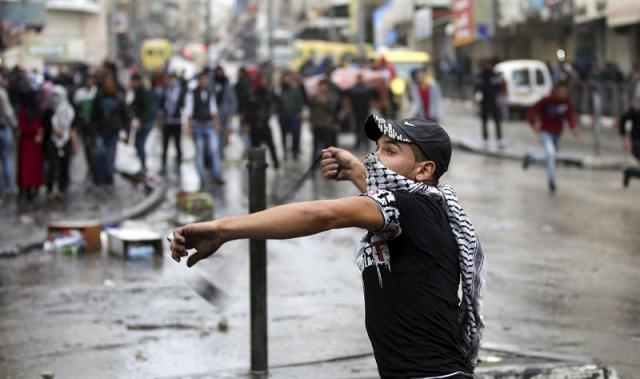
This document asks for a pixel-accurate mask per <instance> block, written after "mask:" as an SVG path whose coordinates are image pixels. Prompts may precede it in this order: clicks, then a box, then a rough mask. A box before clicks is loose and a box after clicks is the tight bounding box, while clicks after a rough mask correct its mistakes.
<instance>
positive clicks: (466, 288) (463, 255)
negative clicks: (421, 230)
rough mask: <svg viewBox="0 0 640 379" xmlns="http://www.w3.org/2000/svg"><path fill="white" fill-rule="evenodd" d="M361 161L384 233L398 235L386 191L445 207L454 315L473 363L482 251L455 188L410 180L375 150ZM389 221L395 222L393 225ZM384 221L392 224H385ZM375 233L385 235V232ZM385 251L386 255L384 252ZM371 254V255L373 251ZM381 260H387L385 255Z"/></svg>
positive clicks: (476, 347)
mask: <svg viewBox="0 0 640 379" xmlns="http://www.w3.org/2000/svg"><path fill="white" fill-rule="evenodd" d="M364 165H365V169H366V174H367V191H368V194H367V195H368V196H370V197H372V198H373V199H374V200H375V201H376V202H377V203H378V205H379V206H380V207H381V209H382V212H383V215H384V217H385V233H389V232H390V231H391V233H392V237H393V238H395V237H396V236H397V235H399V234H400V233H401V230H400V227H399V223H398V221H397V220H398V217H399V216H400V215H399V213H398V210H397V208H395V207H389V206H388V205H389V204H390V200H391V201H392V200H394V199H393V194H392V193H391V192H390V191H396V190H407V191H409V192H412V193H422V194H424V195H427V196H431V197H433V198H435V199H437V200H438V201H439V202H440V204H441V205H442V206H443V207H444V208H445V210H446V212H447V219H448V221H449V226H450V227H451V231H452V232H453V235H454V237H455V239H456V243H457V245H458V251H459V254H460V256H459V263H460V275H461V287H462V300H461V303H460V311H459V317H458V318H459V321H460V325H461V326H462V334H463V335H462V338H463V341H464V345H465V346H464V350H465V351H466V354H467V360H468V361H469V362H470V363H471V364H472V365H475V363H476V360H477V358H478V350H479V348H480V340H481V338H482V333H483V330H484V320H483V318H482V297H483V294H484V286H485V268H484V252H483V250H482V246H481V245H480V240H479V238H478V236H477V234H476V231H475V228H474V227H473V224H472V223H471V220H470V219H469V217H468V216H467V214H466V213H465V211H464V209H463V208H462V206H461V205H460V202H459V201H458V196H457V195H456V192H455V191H454V190H453V188H452V187H451V186H447V185H438V186H435V187H434V186H428V185H426V184H423V183H418V182H415V181H413V180H410V179H408V178H406V177H404V176H402V175H400V174H398V173H396V172H394V171H393V170H390V169H389V168H387V167H386V166H384V165H383V164H382V163H380V161H379V160H378V159H377V156H376V155H375V153H372V154H369V155H368V156H367V157H366V158H365V159H364ZM381 198H382V202H381V200H380V199H381ZM386 208H392V209H386ZM393 222H396V223H398V225H393ZM388 224H391V225H392V226H393V227H392V228H391V229H388V228H386V226H387V225H388ZM379 237H380V238H385V237H387V238H388V236H385V235H380V236H379ZM360 244H362V241H361V243H360ZM361 250H362V249H359V250H358V251H361ZM386 254H387V255H388V252H386ZM373 256H374V258H375V254H374V255H373ZM365 258H366V257H365ZM365 258H363V257H357V261H358V265H359V266H360V269H361V270H362V269H363V265H362V260H363V259H365ZM385 261H386V262H389V261H388V259H386V260H385ZM375 263H376V265H377V264H379V263H382V262H379V261H378V260H376V261H375ZM387 264H388V263H387ZM389 269H390V267H389Z"/></svg>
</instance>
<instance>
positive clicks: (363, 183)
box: [350, 164, 367, 192]
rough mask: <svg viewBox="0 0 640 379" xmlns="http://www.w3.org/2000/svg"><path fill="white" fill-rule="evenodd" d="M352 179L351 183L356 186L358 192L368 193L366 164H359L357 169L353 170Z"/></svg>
mask: <svg viewBox="0 0 640 379" xmlns="http://www.w3.org/2000/svg"><path fill="white" fill-rule="evenodd" d="M350 179H351V183H353V185H354V186H356V188H357V189H358V191H360V192H366V191H367V173H366V171H365V169H364V164H359V165H358V166H357V167H356V168H354V169H353V172H352V173H351V178H350Z"/></svg>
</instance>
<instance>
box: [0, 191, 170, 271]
mask: <svg viewBox="0 0 640 379" xmlns="http://www.w3.org/2000/svg"><path fill="white" fill-rule="evenodd" d="M166 192H167V185H166V184H165V183H162V184H160V185H158V186H157V187H154V188H153V189H152V191H151V193H150V194H149V195H148V196H146V197H145V198H144V200H142V201H141V202H139V203H137V204H136V205H135V206H133V207H132V208H131V207H125V208H123V209H125V210H124V211H122V212H121V213H120V214H119V215H116V216H106V217H104V218H102V219H100V224H101V225H102V227H103V228H104V227H105V226H115V225H117V224H120V223H121V222H122V221H124V220H128V219H131V218H136V217H140V216H142V215H145V214H147V213H149V212H151V211H152V210H153V209H155V208H156V207H157V206H158V205H160V203H162V201H163V200H164V197H165V195H166ZM129 208H131V209H129ZM46 240H47V236H46V232H44V231H43V232H42V233H37V237H34V238H33V239H31V240H30V241H27V242H25V243H22V244H17V245H15V246H9V247H2V248H0V259H2V258H12V257H15V256H18V255H19V254H21V253H26V252H28V251H30V250H34V249H38V248H40V247H42V245H44V243H45V242H46Z"/></svg>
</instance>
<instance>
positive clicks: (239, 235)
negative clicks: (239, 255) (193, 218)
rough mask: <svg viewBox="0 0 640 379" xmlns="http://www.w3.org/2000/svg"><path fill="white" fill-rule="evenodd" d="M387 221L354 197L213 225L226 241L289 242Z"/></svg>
mask: <svg viewBox="0 0 640 379" xmlns="http://www.w3.org/2000/svg"><path fill="white" fill-rule="evenodd" d="M383 222H384V220H383V218H382V214H381V213H380V210H379V209H378V208H377V206H376V205H375V204H373V202H372V201H371V200H369V199H366V198H363V197H352V198H346V199H339V200H319V201H310V202H303V203H294V204H287V205H283V206H279V207H275V208H270V209H267V210H265V211H262V212H257V213H252V214H248V215H244V216H235V217H225V218H222V219H220V220H216V221H212V223H213V224H212V226H213V228H214V230H215V232H216V234H218V235H219V236H220V237H221V238H222V240H223V241H232V240H237V239H245V238H248V239H288V238H295V237H302V236H308V235H312V234H316V233H320V232H323V231H326V230H330V229H338V228H346V227H359V228H364V229H378V228H380V227H381V226H382V224H383Z"/></svg>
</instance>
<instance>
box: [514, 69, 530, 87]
mask: <svg viewBox="0 0 640 379" xmlns="http://www.w3.org/2000/svg"><path fill="white" fill-rule="evenodd" d="M511 78H512V79H513V83H514V84H515V85H516V87H520V86H528V85H530V84H531V81H530V80H529V70H527V69H526V68H523V69H520V70H514V71H513V73H511Z"/></svg>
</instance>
